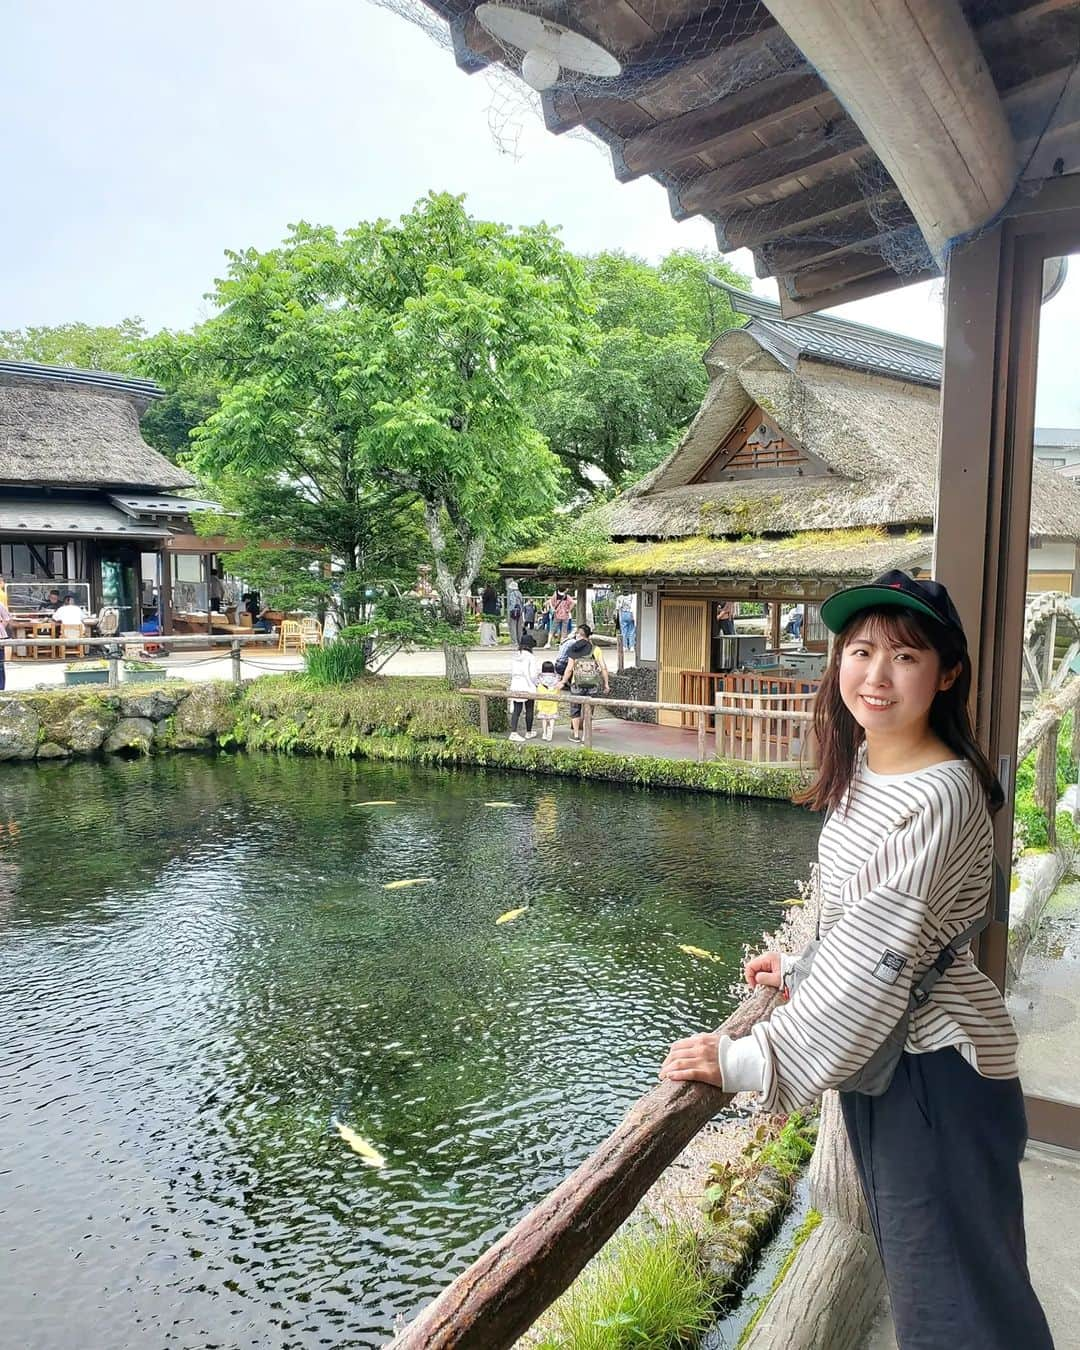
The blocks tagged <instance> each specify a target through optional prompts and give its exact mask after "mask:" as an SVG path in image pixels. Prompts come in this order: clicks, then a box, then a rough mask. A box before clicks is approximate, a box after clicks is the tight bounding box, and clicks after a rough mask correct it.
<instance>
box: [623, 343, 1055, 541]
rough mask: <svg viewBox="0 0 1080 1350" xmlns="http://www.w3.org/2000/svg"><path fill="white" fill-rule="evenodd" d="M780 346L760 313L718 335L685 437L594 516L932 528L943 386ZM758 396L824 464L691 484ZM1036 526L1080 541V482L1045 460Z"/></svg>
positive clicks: (668, 533)
mask: <svg viewBox="0 0 1080 1350" xmlns="http://www.w3.org/2000/svg"><path fill="white" fill-rule="evenodd" d="M844 322H845V321H842V320H835V321H834V323H836V324H841V323H844ZM847 326H849V327H851V328H853V329H856V330H859V329H862V328H863V327H864V326H863V325H861V324H850V325H847ZM869 331H870V332H871V333H876V331H877V330H873V329H871V330H869ZM781 355H782V356H783V357H784V359H781V356H778V355H777V354H775V353H774V352H773V351H770V350H768V349H767V348H766V346H765V344H764V342H763V341H762V340H761V339H760V338H759V337H758V336H757V335H756V334H755V332H754V322H753V321H751V324H750V326H749V327H747V328H743V329H737V330H733V331H730V332H726V333H722V334H721V335H720V337H718V338H717V339H716V341H715V342H714V343H713V344H712V346H711V347H710V348H709V350H708V352H707V353H706V356H705V362H706V365H707V366H708V368H709V370H710V373H711V374H712V376H713V379H712V383H711V384H710V386H709V389H708V392H707V393H706V395H705V399H704V401H703V403H702V405H701V408H700V410H699V411H698V414H697V416H696V417H695V418H694V421H693V423H692V424H691V426H690V428H689V430H688V431H687V433H686V435H685V436H684V438H683V440H682V442H681V443H680V444H679V446H678V447H677V448H676V449H675V450H674V451H673V452H672V454H671V455H669V456H668V458H667V459H666V460H665V461H664V462H663V463H662V464H661V465H660V466H659V467H658V468H657V469H655V470H653V472H652V473H651V474H648V475H647V476H646V477H645V478H643V479H642V480H641V481H640V482H639V483H636V484H635V485H634V486H633V487H632V488H629V489H628V490H627V491H626V492H624V493H623V494H622V495H621V496H619V497H617V498H615V499H614V500H613V501H611V502H609V503H607V504H606V505H605V506H604V507H602V508H599V510H598V512H597V513H596V514H597V518H598V520H600V521H601V522H602V523H603V525H604V527H605V528H606V529H607V530H608V531H609V532H610V533H611V535H612V537H613V538H615V539H633V538H637V539H673V538H681V537H684V536H687V535H706V536H724V535H735V536H741V535H748V534H750V535H757V534H793V533H797V532H799V531H806V530H821V529H850V528H854V527H860V526H868V525H878V526H883V527H885V528H893V529H903V528H917V529H928V528H931V527H932V524H933V517H934V506H935V498H936V476H937V451H938V391H937V389H936V388H934V387H933V386H930V385H928V384H925V383H918V384H917V383H913V382H912V381H911V380H909V379H905V378H894V377H890V376H887V375H884V374H870V373H866V372H865V371H857V370H853V369H850V368H848V367H847V366H845V365H841V364H838V363H837V361H836V359H835V357H834V358H833V359H831V360H830V361H823V360H820V359H817V358H816V357H811V356H808V355H806V354H804V353H803V352H801V351H798V352H795V353H790V354H789V353H781ZM755 404H757V405H758V406H759V407H760V408H762V409H763V411H765V412H766V413H768V414H769V416H771V417H772V418H773V419H774V420H775V421H776V423H777V424H778V425H779V426H780V427H781V428H783V430H784V432H785V433H786V434H787V435H788V436H790V437H792V438H793V439H794V440H796V441H798V442H799V443H800V444H801V445H802V446H803V447H805V449H806V450H807V451H809V452H810V453H811V454H812V455H814V456H815V457H816V458H817V460H819V461H821V465H822V466H823V472H821V473H820V474H817V475H807V476H805V477H798V476H793V475H792V476H783V477H781V476H776V477H764V476H762V477H754V478H746V479H742V480H736V481H730V482H708V483H698V484H695V483H692V482H691V480H692V479H693V478H694V476H695V474H697V473H698V472H699V471H700V470H701V469H702V468H703V467H704V466H705V465H706V464H707V463H708V461H709V459H710V458H711V457H712V455H713V454H714V452H715V451H716V449H717V447H718V446H719V445H720V444H721V443H722V442H723V440H724V438H725V437H726V436H727V435H728V433H729V432H730V431H731V430H732V428H733V427H734V426H735V425H736V424H737V423H738V421H739V420H740V419H741V418H742V417H744V416H745V415H746V413H747V412H748V410H749V409H750V408H751V407H752V406H753V405H755ZM1031 532H1032V534H1036V535H1040V536H1042V537H1044V538H1058V539H1068V540H1080V490H1077V489H1076V488H1074V487H1073V486H1072V485H1071V484H1070V483H1068V482H1067V481H1066V480H1064V479H1063V478H1062V477H1061V475H1060V474H1056V473H1055V472H1054V471H1053V470H1051V469H1048V468H1047V467H1046V466H1045V465H1043V464H1041V463H1039V462H1038V461H1036V462H1035V464H1034V469H1033V484H1032V513H1031Z"/></svg>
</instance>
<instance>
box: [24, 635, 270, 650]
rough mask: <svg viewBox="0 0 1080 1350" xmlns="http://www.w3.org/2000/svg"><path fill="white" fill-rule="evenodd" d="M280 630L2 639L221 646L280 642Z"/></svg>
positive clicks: (33, 643) (41, 643)
mask: <svg viewBox="0 0 1080 1350" xmlns="http://www.w3.org/2000/svg"><path fill="white" fill-rule="evenodd" d="M277 640H278V637H277V634H276V633H253V634H252V635H251V636H250V637H248V636H247V635H246V634H244V633H231V634H230V633H225V634H220V635H218V636H215V637H211V636H210V634H209V633H207V634H204V635H202V636H200V635H199V634H197V633H177V634H175V635H172V634H170V635H168V636H163V635H162V634H160V633H133V634H132V635H131V636H130V637H129V636H127V635H126V634H124V635H121V634H119V633H116V634H114V635H113V636H112V637H79V638H75V637H69V638H45V637H30V636H27V637H13V636H11V635H9V636H8V637H3V638H0V646H3V647H134V646H135V645H136V644H137V643H141V644H142V645H143V646H147V645H149V646H151V647H164V646H173V647H218V646H225V645H226V644H230V645H231V644H232V643H234V642H249V643H267V642H273V643H276V642H277Z"/></svg>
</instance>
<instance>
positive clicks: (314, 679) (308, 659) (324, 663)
mask: <svg viewBox="0 0 1080 1350" xmlns="http://www.w3.org/2000/svg"><path fill="white" fill-rule="evenodd" d="M366 659H367V658H366V656H365V653H364V644H363V643H362V642H343V641H341V640H340V639H339V640H338V641H337V642H329V643H327V645H326V646H325V647H308V648H306V649H305V651H304V675H305V677H306V679H307V680H308V682H309V683H310V684H311V685H313V686H314V687H315V688H320V687H324V686H326V685H334V684H350V683H351V682H352V681H353V680H358V679H360V678H361V676H362V675H363V674H364V669H365V665H366Z"/></svg>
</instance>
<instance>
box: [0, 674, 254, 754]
mask: <svg viewBox="0 0 1080 1350" xmlns="http://www.w3.org/2000/svg"><path fill="white" fill-rule="evenodd" d="M236 717H237V707H236V695H235V693H234V691H233V687H232V686H231V685H228V684H197V685H187V684H182V683H181V682H180V681H178V680H177V681H172V680H170V681H169V682H168V683H167V684H165V683H162V684H160V685H141V684H138V685H136V684H133V685H132V686H131V688H130V689H125V688H124V686H122V685H121V686H120V687H119V688H116V689H111V688H95V689H92V690H90V689H60V690H50V691H46V692H42V693H33V694H19V695H15V696H12V697H10V698H5V699H4V700H3V701H2V702H0V760H29V759H69V758H72V757H82V756H87V755H99V754H108V755H148V754H153V753H156V752H160V751H168V750H212V749H214V748H215V747H216V746H217V745H218V744H219V743H220V742H221V741H222V740H223V739H224V738H225V737H227V736H228V734H229V733H230V732H231V730H232V728H233V726H234V725H235V723H236Z"/></svg>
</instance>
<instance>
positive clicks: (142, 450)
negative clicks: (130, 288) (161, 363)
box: [0, 363, 195, 488]
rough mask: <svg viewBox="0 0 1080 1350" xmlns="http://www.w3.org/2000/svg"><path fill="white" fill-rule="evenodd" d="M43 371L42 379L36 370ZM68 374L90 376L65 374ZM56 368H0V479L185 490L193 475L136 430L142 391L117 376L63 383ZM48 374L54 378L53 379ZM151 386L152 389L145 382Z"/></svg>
mask: <svg viewBox="0 0 1080 1350" xmlns="http://www.w3.org/2000/svg"><path fill="white" fill-rule="evenodd" d="M43 371H44V372H47V373H48V374H49V376H50V377H49V378H46V377H44V376H43V375H42V372H43ZM69 373H70V374H71V375H78V376H86V377H90V376H98V372H90V371H72V372H69ZM63 375H64V372H63V371H60V372H59V373H57V372H55V371H53V369H52V368H51V367H38V368H37V370H36V372H34V373H32V374H29V375H28V374H27V373H26V371H25V370H16V369H13V368H12V364H11V363H9V364H8V365H7V368H6V369H3V370H0V482H3V483H34V484H49V485H54V486H64V487H90V486H93V487H120V488H133V487H138V488H187V487H192V486H194V483H195V479H194V478H193V477H192V476H191V474H189V473H187V472H186V471H185V470H184V469H178V468H177V467H176V465H175V464H171V463H170V462H169V461H168V460H167V459H166V458H165V456H164V455H160V454H158V452H157V451H156V450H153V449H151V447H150V446H149V445H147V444H146V442H145V441H144V440H143V438H142V436H141V435H140V434H139V410H140V408H141V407H145V405H146V401H147V397H148V395H147V394H146V392H145V390H141V389H138V390H129V389H126V388H124V387H121V386H123V385H125V384H131V383H137V384H139V385H144V384H148V383H149V382H148V381H138V382H131V381H125V380H123V378H122V377H119V376H100V378H96V379H91V378H86V379H79V380H75V381H71V382H68V381H66V380H64V379H63V378H61V377H62V376H63ZM54 377H55V378H54ZM151 387H153V386H151Z"/></svg>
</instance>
